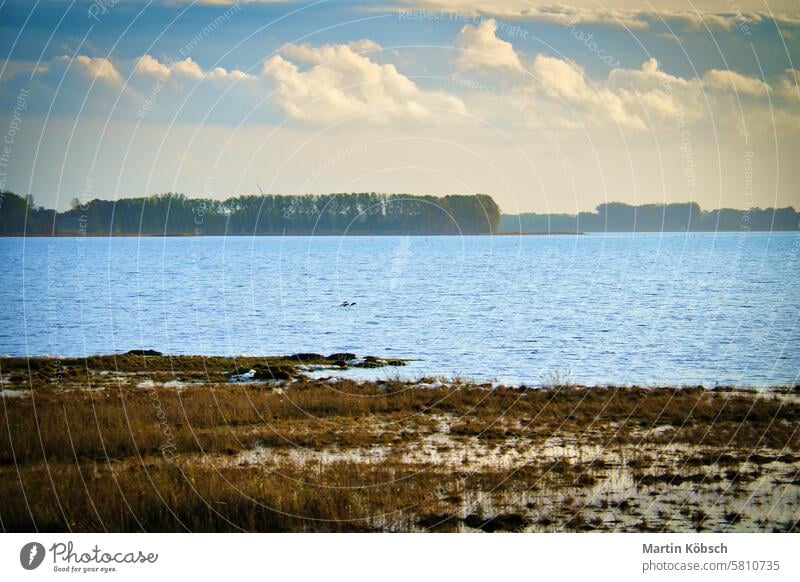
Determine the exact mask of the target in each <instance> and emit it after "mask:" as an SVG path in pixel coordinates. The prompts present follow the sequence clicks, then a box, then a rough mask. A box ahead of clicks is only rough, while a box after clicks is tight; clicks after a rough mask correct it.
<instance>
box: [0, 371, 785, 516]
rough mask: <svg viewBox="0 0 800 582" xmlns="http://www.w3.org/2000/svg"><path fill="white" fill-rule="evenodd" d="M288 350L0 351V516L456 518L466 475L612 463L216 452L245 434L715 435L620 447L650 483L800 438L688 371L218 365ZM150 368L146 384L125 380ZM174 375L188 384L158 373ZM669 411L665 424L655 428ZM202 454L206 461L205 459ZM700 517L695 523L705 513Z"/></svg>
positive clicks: (471, 482)
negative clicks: (412, 374)
mask: <svg viewBox="0 0 800 582" xmlns="http://www.w3.org/2000/svg"><path fill="white" fill-rule="evenodd" d="M296 363H297V362H291V361H287V360H286V359H285V358H272V359H264V358H241V359H236V360H234V359H230V358H195V357H180V358H162V357H156V358H152V357H147V358H143V357H141V356H117V357H110V356H103V357H100V356H98V357H94V358H89V359H86V360H67V361H60V362H57V361H53V360H47V359H34V360H30V361H27V360H24V359H18V358H6V359H2V360H0V373H2V374H4V375H5V377H6V378H9V377H10V380H8V381H7V383H6V385H5V386H4V387H5V388H13V389H15V390H20V389H26V390H30V391H31V394H30V395H26V396H23V397H17V398H5V399H3V400H2V402H1V403H0V423H2V425H3V430H1V431H0V499H1V500H2V504H1V505H0V520H1V522H2V527H3V528H4V529H5V530H13V531H29V530H31V529H34V527H35V528H39V529H41V530H53V531H62V530H70V529H72V530H80V531H102V530H103V529H108V530H112V531H137V530H140V529H144V530H148V531H152V530H157V531H173V530H175V531H178V530H182V529H189V530H192V531H237V530H246V531H304V530H313V531H320V530H322V531H362V530H385V529H392V528H398V527H399V528H401V529H407V528H409V527H412V525H413V524H416V527H425V525H424V524H430V526H431V527H433V528H434V529H437V530H452V529H454V528H456V527H461V524H466V525H467V527H470V526H469V523H472V522H473V521H476V520H477V519H479V518H480V519H484V518H485V516H483V515H479V514H475V515H476V516H477V517H475V518H474V519H472V520H471V521H470V520H468V519H467V517H469V516H467V515H460V516H458V518H457V519H456V518H452V519H451V518H450V517H448V516H451V515H452V510H453V504H454V503H466V501H464V500H466V499H468V498H470V495H471V494H473V493H474V492H478V491H484V492H485V491H489V492H492V493H498V492H505V493H508V492H515V493H517V494H523V493H529V492H531V491H538V490H547V488H548V487H550V488H554V489H553V491H558V490H559V488H561V490H563V488H564V487H572V488H575V489H576V490H577V489H581V488H583V489H587V488H591V487H595V486H597V484H598V482H599V476H600V475H601V474H603V472H604V471H609V470H611V468H612V466H613V465H609V463H607V462H606V461H604V460H602V459H591V458H589V459H585V460H583V461H581V462H577V461H576V460H572V461H569V460H566V459H563V460H557V461H555V462H541V463H540V462H537V460H536V459H531V462H530V463H529V464H527V465H525V466H523V467H521V468H517V469H515V470H514V471H508V470H497V469H492V468H482V469H481V470H479V471H474V470H466V469H464V470H461V471H459V470H454V469H453V468H445V467H424V470H421V469H420V467H418V466H409V465H404V464H403V463H402V462H401V460H400V458H399V457H398V456H396V455H394V456H392V455H390V456H388V457H387V458H386V459H384V460H383V461H382V462H377V463H367V462H362V461H359V460H354V461H352V462H336V463H330V464H325V465H322V464H314V463H308V464H301V465H298V464H292V463H288V462H285V460H282V461H280V462H278V461H274V462H273V461H270V460H269V459H267V462H265V463H264V464H257V465H242V466H239V465H232V464H230V463H225V462H220V459H224V458H233V455H235V454H237V453H240V452H242V451H249V450H253V449H256V448H259V449H266V450H274V451H280V450H285V451H291V450H293V449H297V448H307V449H312V450H327V449H331V448H335V449H337V450H350V449H353V450H355V449H368V448H370V447H373V446H385V447H388V448H390V449H391V448H392V447H395V448H397V447H399V446H400V445H404V446H406V445H407V446H411V447H413V446H415V444H414V443H416V442H417V441H418V440H419V439H420V438H421V437H423V436H425V435H428V434H432V433H435V432H437V431H438V426H439V424H440V423H441V422H442V419H447V422H448V428H449V432H450V435H451V436H452V437H453V438H455V439H461V440H467V441H468V440H470V439H471V440H472V441H476V442H479V443H483V444H488V445H491V446H492V447H497V450H507V449H513V447H514V446H515V444H514V443H515V442H516V441H517V440H519V439H525V440H526V441H527V442H544V441H545V439H548V438H551V437H554V436H564V437H565V438H566V437H569V438H572V439H580V440H581V441H582V442H586V443H596V444H598V445H601V446H602V447H606V448H608V449H613V448H615V447H618V448H619V449H620V450H623V449H625V448H626V447H628V448H633V449H634V450H635V449H636V447H638V446H639V445H640V444H641V443H643V442H647V443H651V444H660V443H663V444H664V446H672V445H673V444H674V443H690V444H691V445H693V446H698V447H711V448H712V449H713V451H714V452H707V451H706V452H705V453H703V455H698V456H696V457H690V458H687V459H686V461H685V463H684V465H685V467H678V468H674V469H670V470H665V471H661V472H660V473H659V472H658V471H656V470H655V469H654V468H652V464H653V462H654V460H653V458H652V457H650V456H648V455H639V456H637V455H634V456H633V457H630V456H629V457H628V458H627V460H626V461H622V460H621V459H622V457H621V456H620V461H619V465H620V466H626V467H629V468H630V469H631V470H634V471H637V472H639V473H638V475H639V477H640V478H641V484H643V485H652V486H654V487H655V486H658V487H663V486H672V485H679V484H681V483H686V482H688V483H692V484H697V483H708V482H718V481H719V480H720V479H721V478H724V479H726V480H728V481H730V483H731V484H737V483H744V482H746V481H747V479H750V480H752V479H754V478H755V477H754V476H753V475H755V471H754V470H753V469H752V468H744V467H743V466H742V463H744V462H745V461H747V462H749V463H751V464H754V465H757V466H761V465H762V464H763V465H767V464H769V463H771V462H774V461H778V460H780V462H793V461H794V460H796V458H794V457H791V453H793V452H795V451H797V449H798V448H799V446H800V435H799V434H798V433H797V431H796V430H795V428H796V426H797V424H798V421H800V405H798V403H797V402H796V401H795V400H792V399H790V398H784V397H782V396H778V395H775V396H763V395H762V396H755V395H753V394H749V393H742V392H735V391H734V392H723V391H720V392H715V391H710V390H702V389H694V388H660V389H642V388H616V387H598V388H591V389H584V388H580V387H560V388H552V389H539V390H523V389H515V388H499V389H495V390H487V389H486V388H485V387H482V386H475V385H468V384H464V385H458V386H451V387H446V388H442V389H440V390H430V389H420V388H415V387H414V386H413V385H412V384H408V383H403V382H389V383H387V384H383V385H378V384H376V383H371V382H364V383H356V382H351V381H342V382H339V383H338V384H335V385H330V384H327V383H324V382H314V381H310V380H307V379H301V380H299V381H296V382H293V383H291V384H289V385H284V386H282V387H281V386H278V385H273V384H228V383H227V382H226V380H227V378H229V377H230V375H231V374H232V373H233V372H235V371H237V370H238V371H245V370H247V369H249V368H250V367H253V366H257V365H259V364H260V365H265V364H268V365H270V366H284V367H288V366H292V365H294V364H296ZM54 379H55V380H54ZM145 379H151V380H153V381H155V383H156V385H155V387H152V388H151V387H137V384H138V383H139V382H141V381H143V380H145ZM172 380H178V381H180V382H189V383H194V384H188V385H186V386H182V387H181V389H176V388H174V387H173V388H165V387H163V386H160V383H163V382H167V381H172ZM8 382H10V384H9V383H8ZM87 389H91V390H87ZM663 425H671V426H672V427H674V430H672V431H670V432H668V433H651V432H650V429H652V428H654V427H656V426H663ZM762 449H764V450H766V449H771V450H777V451H783V452H784V453H783V454H784V457H783V458H780V459H778V457H777V456H775V455H774V454H772V455H761V456H760V457H759V456H758V455H756V456H754V455H753V453H758V452H759V451H761V450H762ZM442 451H443V452H446V451H447V446H442ZM203 454H206V455H209V457H207V458H208V459H210V461H208V462H205V461H203V459H204V457H203ZM711 466H720V467H726V468H727V467H729V468H728V469H726V470H722V471H720V474H721V477H720V476H719V475H715V476H712V477H711V478H710V479H709V477H708V476H707V474H706V472H705V471H704V467H711ZM567 498H572V497H571V496H569V495H568V496H567ZM446 500H449V501H446ZM454 500H457V501H454ZM534 505H535V506H538V502H537V504H534ZM559 507H560V506H559ZM503 515H505V516H506V517H503V518H499V516H494V517H492V516H489V517H488V518H486V519H484V521H486V520H489V521H490V522H491V523H493V524H495V525H487V526H486V527H482V528H481V529H484V530H486V529H487V528H489V529H492V528H495V529H504V528H507V527H508V528H511V529H517V528H516V527H512V526H515V525H516V526H519V527H521V526H522V525H524V524H527V523H528V519H527V518H525V517H520V516H519V515H517V514H516V513H515V512H513V511H512V512H509V513H507V514H503ZM559 515H560V514H559ZM587 515H588V514H586V515H585V514H584V513H581V511H580V510H579V509H576V510H572V509H571V510H570V513H569V516H565V517H563V519H561V518H560V517H558V516H556V517H553V516H546V515H543V516H540V517H539V518H537V520H538V521H537V523H540V524H545V522H547V524H550V523H559V522H558V520H559V519H561V522H560V523H561V524H562V525H563V526H564V527H567V528H571V529H576V530H584V529H586V530H589V529H596V528H597V527H599V526H598V524H597V519H598V517H597V516H594V517H591V518H587ZM379 516H383V517H379ZM420 516H422V517H420ZM509 516H510V517H509ZM439 518H441V519H439ZM496 518H497V519H496ZM504 520H505V521H504ZM440 522H441V523H440ZM468 522H469V523H468ZM695 522H696V523H697V524H698V525H700V526H702V525H704V524H705V523H707V520H706V518H705V517H704V518H703V519H702V520H695ZM737 522H738V520H737ZM476 523H477V522H476ZM398 524H399V525H398ZM420 524H423V525H420ZM648 527H650V525H648ZM487 531H488V530H487Z"/></svg>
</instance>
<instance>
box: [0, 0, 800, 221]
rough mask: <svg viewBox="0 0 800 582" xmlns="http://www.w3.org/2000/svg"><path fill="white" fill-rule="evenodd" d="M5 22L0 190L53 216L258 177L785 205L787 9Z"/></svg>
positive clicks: (350, 11) (53, 5)
mask: <svg viewBox="0 0 800 582" xmlns="http://www.w3.org/2000/svg"><path fill="white" fill-rule="evenodd" d="M643 6H646V9H645V8H643ZM0 29H1V30H0V59H2V60H1V61H0V63H2V65H0V68H2V71H3V73H2V78H1V79H0V132H3V133H5V134H7V135H8V133H9V131H11V130H13V134H14V135H13V136H12V137H13V139H12V141H13V143H12V144H10V145H11V153H10V154H9V155H10V156H11V165H10V166H9V167H8V169H7V171H6V174H5V175H4V176H3V177H2V178H3V179H2V181H1V182H2V183H1V184H0V186H2V187H6V188H9V189H12V190H15V191H18V192H21V193H25V192H31V193H33V194H34V195H35V197H36V199H37V201H38V202H39V203H41V204H45V205H48V206H51V205H56V206H59V207H61V208H63V207H66V206H67V205H68V203H69V200H70V199H71V198H73V197H93V196H98V197H103V198H117V197H122V196H129V195H141V194H144V193H154V192H162V191H182V192H186V193H188V194H194V195H207V196H213V197H226V196H228V195H231V194H236V193H243V192H252V191H254V190H255V183H256V182H258V183H260V184H261V185H262V186H269V189H270V190H271V191H275V192H283V193H303V192H308V191H312V192H319V193H322V192H330V191H342V190H346V191H349V190H356V189H358V190H369V191H386V192H419V193H434V194H444V193H454V192H488V193H491V194H493V195H495V197H496V198H497V199H498V201H499V202H500V203H501V206H502V207H503V208H504V209H505V210H507V211H510V212H511V211H517V210H533V211H542V212H543V211H565V212H574V211H579V210H587V209H591V208H593V207H594V206H595V205H596V204H599V203H601V202H604V201H608V200H623V201H626V202H632V203H636V202H659V201H678V200H680V201H683V200H689V199H691V200H696V201H698V202H700V203H701V204H702V205H703V206H704V207H709V208H710V207H718V206H733V207H740V208H743V207H746V206H749V205H759V206H773V205H777V206H786V205H790V204H791V205H795V206H800V193H798V191H797V188H796V187H795V184H797V183H798V182H800V174H798V169H797V168H796V167H795V166H797V164H796V163H792V161H793V160H794V159H796V158H797V153H798V150H797V147H798V143H799V142H800V139H799V138H800V121H798V118H799V117H800V116H798V113H800V110H799V108H798V104H799V103H800V97H799V96H800V92H798V91H797V75H796V70H797V69H798V67H800V65H798V61H800V9H798V7H797V5H796V3H794V2H791V1H783V2H769V3H767V2H763V1H756V0H740V1H738V2H726V1H718V2H714V1H712V0H705V1H699V2H697V1H696V2H693V3H689V2H686V3H683V2H682V1H681V0H675V1H672V2H657V1H653V2H649V3H642V2H631V1H628V0H611V1H610V2H606V3H604V5H602V6H601V5H600V4H598V3H596V2H591V1H588V0H575V2H574V3H572V4H570V5H557V6H556V5H551V4H548V3H546V2H536V1H526V0H498V1H496V2H461V1H459V0H400V1H398V0H386V1H385V2H381V3H367V2H357V1H352V0H350V1H329V2H317V3H309V2H292V1H289V0H286V1H276V2H251V3H241V4H236V3H233V2H226V1H225V0H216V2H205V3H203V2H197V3H191V2H183V1H178V0H175V1H170V2H165V1H153V2H146V1H136V0H120V1H118V2H109V1H106V2H101V1H100V0H97V1H95V2H88V1H83V0H82V1H74V2H71V1H68V0H58V1H52V0H47V1H45V0H43V1H39V2H30V1H25V2H23V1H18V0H6V1H5V2H2V3H0ZM20 103H22V105H23V106H20ZM687 142H688V144H687ZM356 146H358V147H356ZM362 146H363V147H362ZM342 152H345V153H344V154H343V153H342ZM354 152H357V153H354ZM330 160H334V163H330ZM319 169H324V172H323V171H317V170H319Z"/></svg>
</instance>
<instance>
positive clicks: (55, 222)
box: [0, 192, 500, 236]
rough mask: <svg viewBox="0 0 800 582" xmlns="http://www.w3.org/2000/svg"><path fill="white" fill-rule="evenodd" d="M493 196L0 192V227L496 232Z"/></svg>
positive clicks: (35, 230)
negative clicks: (62, 208) (61, 206)
mask: <svg viewBox="0 0 800 582" xmlns="http://www.w3.org/2000/svg"><path fill="white" fill-rule="evenodd" d="M499 220H500V208H499V207H498V206H497V204H496V203H495V201H494V200H492V198H491V196H487V195H485V194H475V195H469V196H443V197H436V196H412V195H406V194H375V193H368V194H326V195H304V196H283V195H272V194H269V195H263V196H236V197H234V198H228V199H227V200H211V199H203V198H187V197H186V196H184V195H183V194H172V193H169V194H160V195H157V196H149V197H142V198H123V199H120V200H116V201H110V200H91V201H88V202H81V201H79V200H77V199H74V200H73V201H72V205H71V209H70V210H68V211H66V212H56V211H54V210H48V209H45V208H43V207H41V206H36V204H35V203H34V200H33V197H31V196H26V197H22V196H18V195H16V194H14V193H12V192H2V193H0V234H5V235H11V234H16V235H19V234H23V233H25V234H28V235H106V236H107V235H121V236H122V235H254V234H255V235H276V234H289V235H293V234H312V233H313V234H320V235H323V234H337V235H338V234H344V233H348V234H459V233H463V234H483V233H490V232H495V231H496V230H497V225H498V222H499Z"/></svg>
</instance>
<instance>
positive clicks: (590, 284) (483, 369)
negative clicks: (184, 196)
mask: <svg viewBox="0 0 800 582" xmlns="http://www.w3.org/2000/svg"><path fill="white" fill-rule="evenodd" d="M0 264H2V265H3V269H2V273H0V282H1V283H2V284H1V285H0V304H1V305H2V312H1V313H0V354H13V355H25V354H30V355H41V354H53V355H64V356H81V355H86V354H94V353H110V352H117V351H127V350H129V349H132V348H153V349H157V350H160V351H163V352H171V353H174V354H226V355H235V354H281V353H293V352H300V351H313V352H322V353H329V352H334V351H344V350H346V351H352V352H356V353H357V354H359V355H367V354H376V355H383V356H396V357H408V358H418V360H417V361H415V362H413V363H412V364H411V365H410V366H409V367H407V368H406V369H404V370H403V374H404V375H411V376H417V375H423V374H434V375H445V376H453V375H460V376H464V377H470V378H481V379H494V380H498V381H505V382H515V383H523V382H525V383H531V384H537V383H542V382H545V381H547V380H549V379H551V376H552V374H554V373H556V372H558V373H560V374H562V376H563V375H565V374H567V375H569V376H570V377H571V379H572V380H573V381H576V382H583V383H589V384H595V383H606V382H611V383H620V384H628V383H643V384H646V383H669V384H697V383H703V384H705V385H713V384H714V383H715V382H720V383H737V384H747V385H766V384H774V383H780V384H785V383H794V382H796V381H797V380H798V374H799V373H800V329H799V328H798V314H800V276H799V275H800V238H798V236H797V235H796V234H793V233H786V234H772V235H770V234H748V235H743V234H738V233H726V234H716V235H714V234H689V235H684V234H668V235H641V234H640V235H635V236H634V235H584V236H554V237H512V236H506V237H493V238H490V237H465V238H458V237H374V238H372V237H347V238H337V237H289V238H284V239H281V238H277V237H275V238H273V237H260V238H255V239H254V238H250V237H229V238H216V237H209V238H205V237H198V238H168V239H160V238H142V239H138V238H117V239H106V238H60V239H49V238H28V239H21V238H0ZM342 301H355V302H356V303H357V305H356V306H354V307H351V308H349V309H342V308H340V307H338V305H339V304H340V303H341V302H342ZM397 372H398V371H397V370H391V371H385V370H384V371H381V372H379V374H391V375H394V374H397Z"/></svg>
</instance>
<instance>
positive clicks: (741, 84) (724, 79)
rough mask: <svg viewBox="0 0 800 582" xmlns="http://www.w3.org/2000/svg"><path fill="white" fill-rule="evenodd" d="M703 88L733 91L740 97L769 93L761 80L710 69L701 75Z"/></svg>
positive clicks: (768, 89)
mask: <svg viewBox="0 0 800 582" xmlns="http://www.w3.org/2000/svg"><path fill="white" fill-rule="evenodd" d="M703 86H704V87H706V88H710V89H716V90H718V91H733V92H735V93H738V94H741V95H747V96H751V97H760V96H762V95H766V94H767V93H769V91H770V87H769V85H767V84H766V83H765V82H764V81H762V80H761V79H756V78H755V77H748V76H746V75H742V74H741V73H737V72H735V71H727V70H719V69H711V70H710V71H706V72H705V74H704V75H703Z"/></svg>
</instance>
